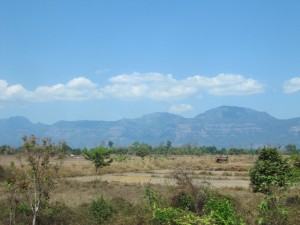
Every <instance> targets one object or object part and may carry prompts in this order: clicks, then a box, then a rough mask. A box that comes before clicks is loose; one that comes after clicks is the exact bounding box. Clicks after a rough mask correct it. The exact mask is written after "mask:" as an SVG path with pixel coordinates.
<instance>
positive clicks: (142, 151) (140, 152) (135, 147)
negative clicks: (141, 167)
mask: <svg viewBox="0 0 300 225" xmlns="http://www.w3.org/2000/svg"><path fill="white" fill-rule="evenodd" d="M130 148H131V151H132V152H133V153H134V154H135V155H136V156H139V157H141V158H142V159H144V158H145V156H147V155H149V154H150V153H151V146H150V145H148V144H145V143H140V142H138V141H136V142H134V143H133V144H132V145H131V147H130Z"/></svg>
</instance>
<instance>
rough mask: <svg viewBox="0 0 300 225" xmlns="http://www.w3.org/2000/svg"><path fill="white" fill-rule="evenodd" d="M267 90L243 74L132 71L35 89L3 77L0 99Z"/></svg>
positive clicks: (158, 96) (182, 95)
mask: <svg viewBox="0 0 300 225" xmlns="http://www.w3.org/2000/svg"><path fill="white" fill-rule="evenodd" d="M263 91H264V86H263V85H262V84H260V83H259V82H258V81H256V80H253V79H250V78H245V77H243V76H242V75H234V74H220V75H217V76H215V77H207V76H200V75H195V76H190V77H187V78H185V79H175V78H174V77H173V76H172V75H171V74H161V73H133V74H121V75H117V76H114V77H111V78H110V79H109V80H108V83H107V84H106V85H102V86H100V85H98V84H96V83H93V82H92V81H91V80H89V79H87V78H85V77H77V78H74V79H72V80H70V81H69V82H67V83H66V84H62V83H58V84H55V85H53V86H39V87H37V88H36V89H35V90H34V91H29V90H26V89H25V88H24V87H23V86H22V85H21V84H15V85H11V86H9V85H8V83H7V82H6V81H5V80H0V100H9V99H16V98H19V99H23V100H30V101H57V100H59V101H79V100H88V99H100V98H105V97H107V98H116V99H121V100H124V99H133V100H134V99H141V98H143V99H152V100H158V101H163V100H177V99H184V98H187V97H190V96H195V97H196V96H199V95H202V93H205V92H206V93H208V94H211V95H217V96H223V95H250V94H256V93H260V92H263Z"/></svg>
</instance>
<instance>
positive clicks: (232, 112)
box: [195, 105, 276, 121]
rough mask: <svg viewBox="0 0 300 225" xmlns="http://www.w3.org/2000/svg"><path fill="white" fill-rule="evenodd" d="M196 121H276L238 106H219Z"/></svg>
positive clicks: (264, 113)
mask: <svg viewBox="0 0 300 225" xmlns="http://www.w3.org/2000/svg"><path fill="white" fill-rule="evenodd" d="M195 118H196V119H205V120H214V121H219V120H225V121H228V120H231V121H239V120H249V121H252V120H261V119H263V120H276V118H274V117H272V116H271V115H269V114H268V113H266V112H260V111H256V110H253V109H250V108H245V107H238V106H225V105H224V106H220V107H217V108H213V109H210V110H208V111H206V112H204V113H203V114H200V115H198V116H196V117H195Z"/></svg>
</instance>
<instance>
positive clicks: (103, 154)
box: [82, 146, 113, 174]
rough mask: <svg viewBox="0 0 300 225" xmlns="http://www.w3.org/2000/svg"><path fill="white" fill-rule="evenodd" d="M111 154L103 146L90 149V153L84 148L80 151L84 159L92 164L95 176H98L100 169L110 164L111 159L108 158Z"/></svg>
mask: <svg viewBox="0 0 300 225" xmlns="http://www.w3.org/2000/svg"><path fill="white" fill-rule="evenodd" d="M111 153H112V151H111V150H108V149H106V148H104V147H103V146H99V147H96V148H92V149H91V150H90V151H88V150H87V149H86V148H85V149H83V150H82V155H83V156H84V158H85V159H87V160H90V161H92V162H93V163H94V165H95V169H96V174H98V170H99V169H100V168H102V167H105V166H109V165H110V164H111V163H112V161H113V159H112V158H111V157H110V155H111Z"/></svg>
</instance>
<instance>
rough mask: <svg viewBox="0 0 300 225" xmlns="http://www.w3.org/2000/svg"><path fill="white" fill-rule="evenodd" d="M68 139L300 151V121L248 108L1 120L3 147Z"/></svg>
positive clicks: (78, 143)
mask: <svg viewBox="0 0 300 225" xmlns="http://www.w3.org/2000/svg"><path fill="white" fill-rule="evenodd" d="M31 134H35V135H37V136H40V137H50V138H52V140H53V141H55V142H57V141H60V140H65V141H66V142H67V143H68V144H69V145H70V146H72V147H93V146H97V145H100V144H101V143H102V142H104V141H106V142H107V141H109V140H111V141H113V142H114V143H115V145H119V146H120V145H130V144H132V143H133V142H134V141H140V142H146V143H148V144H151V145H159V144H160V143H162V142H166V141H167V140H170V141H171V142H172V144H173V145H183V144H188V143H190V144H196V145H200V146H201V145H206V146H208V145H215V146H217V147H251V146H252V147H257V146H261V145H275V146H278V145H286V144H290V143H292V144H296V145H298V146H300V118H293V119H287V120H280V119H276V118H274V117H272V116H271V115H269V114H268V113H265V112H258V111H255V110H252V109H248V108H242V107H234V106H221V107H218V108H215V109H211V110H208V111H207V112H205V113H202V114H199V115H197V116H196V117H194V118H184V117H181V116H177V115H174V114H170V113H152V114H147V115H144V116H142V117H140V118H137V119H121V120H118V121H109V122H108V121H60V122H57V123H54V124H52V125H45V124H34V123H32V122H30V121H29V120H28V119H26V118H24V117H11V118H8V119H1V120H0V135H1V136H0V145H1V144H9V145H12V146H18V145H21V143H22V140H21V138H22V136H23V135H31Z"/></svg>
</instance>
